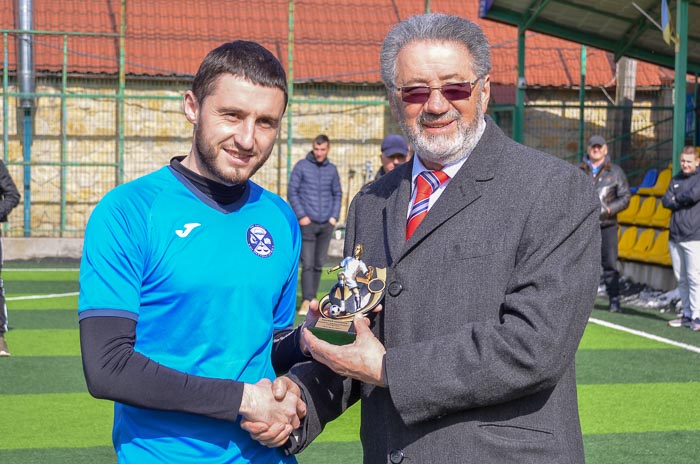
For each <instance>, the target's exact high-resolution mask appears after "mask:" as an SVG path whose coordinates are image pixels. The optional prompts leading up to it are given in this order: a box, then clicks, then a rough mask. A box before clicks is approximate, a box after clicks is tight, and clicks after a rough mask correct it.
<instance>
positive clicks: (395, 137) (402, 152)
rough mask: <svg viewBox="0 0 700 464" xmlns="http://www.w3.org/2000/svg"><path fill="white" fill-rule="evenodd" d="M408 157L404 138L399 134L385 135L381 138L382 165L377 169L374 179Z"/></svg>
mask: <svg viewBox="0 0 700 464" xmlns="http://www.w3.org/2000/svg"><path fill="white" fill-rule="evenodd" d="M409 159H410V156H409V153H408V144H407V143H406V139H404V138H403V137H402V136H401V135H399V134H390V135H387V136H386V137H384V140H382V167H381V168H379V170H378V171H377V174H376V175H375V176H374V180H377V179H379V178H380V177H382V176H383V175H385V174H387V173H389V172H391V171H393V170H394V168H395V167H396V166H398V165H400V164H403V163H405V162H406V161H408V160H409Z"/></svg>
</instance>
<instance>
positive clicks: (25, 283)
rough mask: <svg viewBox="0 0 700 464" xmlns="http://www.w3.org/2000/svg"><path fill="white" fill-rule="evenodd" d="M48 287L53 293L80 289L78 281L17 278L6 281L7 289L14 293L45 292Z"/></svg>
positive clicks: (34, 293) (30, 293) (32, 293)
mask: <svg viewBox="0 0 700 464" xmlns="http://www.w3.org/2000/svg"><path fill="white" fill-rule="evenodd" d="M47 288H51V293H69V292H77V291H78V283H77V282H70V281H63V280H16V281H5V290H11V291H12V294H13V295H37V294H45V293H49V292H47V291H46V290H47Z"/></svg>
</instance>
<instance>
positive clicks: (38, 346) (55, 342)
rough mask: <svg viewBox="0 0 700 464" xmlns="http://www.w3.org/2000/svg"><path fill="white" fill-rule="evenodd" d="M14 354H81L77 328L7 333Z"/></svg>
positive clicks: (12, 331) (24, 330)
mask: <svg viewBox="0 0 700 464" xmlns="http://www.w3.org/2000/svg"><path fill="white" fill-rule="evenodd" d="M5 337H6V339H7V343H8V344H9V346H10V351H11V352H12V356H13V357H15V356H80V337H79V334H78V330H77V326H76V328H75V329H37V330H33V329H22V330H10V331H9V332H7V333H6V334H5Z"/></svg>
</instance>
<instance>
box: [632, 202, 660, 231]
mask: <svg viewBox="0 0 700 464" xmlns="http://www.w3.org/2000/svg"><path fill="white" fill-rule="evenodd" d="M656 202H657V200H656V197H646V198H645V199H644V201H642V204H641V205H640V206H639V211H637V214H636V215H635V216H634V224H635V225H638V226H648V227H651V218H652V217H654V213H655V212H656Z"/></svg>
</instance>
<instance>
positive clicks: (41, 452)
mask: <svg viewBox="0 0 700 464" xmlns="http://www.w3.org/2000/svg"><path fill="white" fill-rule="evenodd" d="M116 461H117V458H116V457H115V455H114V448H113V447H112V446H111V445H110V446H97V447H91V448H41V449H36V448H30V449H13V450H3V449H0V462H1V463H3V464H47V463H50V464H58V463H70V464H114V463H115V462H116Z"/></svg>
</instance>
